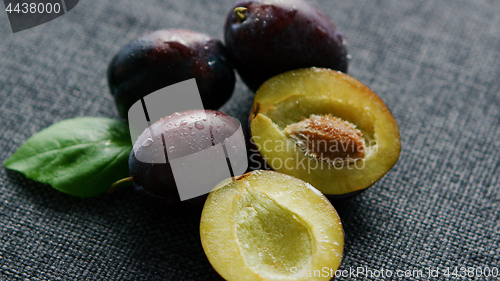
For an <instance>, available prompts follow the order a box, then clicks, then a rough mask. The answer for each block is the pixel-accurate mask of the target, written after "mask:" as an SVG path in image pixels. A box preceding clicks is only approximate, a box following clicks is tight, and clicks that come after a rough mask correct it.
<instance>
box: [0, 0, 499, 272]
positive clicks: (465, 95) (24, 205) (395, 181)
mask: <svg viewBox="0 0 500 281" xmlns="http://www.w3.org/2000/svg"><path fill="white" fill-rule="evenodd" d="M232 3H233V2H232V1H206V0H205V1H195V0H183V1H159V0H155V1H132V0H115V1H105V0H95V1H80V3H79V4H78V6H76V7H75V8H74V9H73V10H72V11H71V12H69V13H68V14H67V15H65V16H63V17H60V18H58V19H56V20H53V21H51V22H49V23H47V24H44V25H42V26H38V27H35V28H33V29H30V30H26V31H23V32H20V33H16V34H13V33H12V32H11V30H10V25H9V22H8V19H7V16H6V14H5V13H4V12H0V35H1V38H2V40H0V66H1V69H0V100H1V103H0V121H1V122H0V124H1V125H0V127H1V128H2V134H0V147H1V148H0V162H1V163H3V162H4V161H5V160H6V159H7V158H8V157H9V156H10V155H12V153H13V152H14V151H15V150H16V149H17V148H18V147H20V146H21V145H22V143H23V142H24V141H25V140H26V139H27V138H28V137H30V136H31V135H33V134H34V133H36V132H37V131H39V130H41V129H43V128H45V127H47V126H48V125H50V124H52V123H54V122H56V121H60V120H63V119H66V118H70V117H77V116H105V117H114V118H117V116H118V114H117V112H116V109H115V105H114V102H113V100H112V98H111V95H110V94H109V90H108V89H107V84H106V79H105V72H106V67H107V64H108V62H109V61H110V59H111V57H112V56H113V54H115V53H116V52H117V51H118V49H119V48H120V47H121V46H122V45H123V44H125V43H126V42H128V41H130V40H131V39H133V38H134V37H136V36H138V35H140V34H142V33H144V32H146V31H151V30H155V29H160V28H169V27H182V28H188V29H194V30H198V31H202V32H206V33H208V34H210V35H212V36H215V37H218V38H222V26H223V22H224V18H225V14H226V13H227V11H228V9H229V8H230V6H231V5H232ZM314 3H315V4H316V5H317V6H319V7H320V8H321V9H322V10H323V11H324V12H325V13H326V14H327V15H328V16H330V18H331V19H332V20H333V21H334V22H335V23H336V25H337V26H338V28H339V30H340V31H341V32H342V33H344V35H345V36H346V38H347V41H348V47H349V52H350V54H351V55H352V60H351V62H350V66H349V73H350V74H351V75H353V76H354V77H356V78H357V79H359V80H361V81H362V82H363V83H365V84H366V85H368V86H369V87H371V88H372V89H373V90H374V91H375V92H376V93H378V94H379V95H380V97H381V98H382V99H383V100H384V101H385V102H386V104H387V105H388V107H389V108H390V109H391V111H392V113H393V114H394V116H395V118H396V120H397V121H398V124H399V126H400V130H401V139H402V154H401V158H400V161H399V162H398V164H397V165H396V166H395V167H394V168H393V169H392V170H391V171H390V172H389V173H388V174H387V175H386V176H385V177H384V178H383V179H382V180H380V181H379V182H377V183H376V184H375V185H374V186H373V187H371V188H370V189H368V190H367V191H366V192H364V193H362V194H361V195H359V196H357V197H354V198H352V199H350V200H347V201H344V202H341V203H337V204H336V208H337V210H338V212H339V214H340V216H341V218H342V221H343V224H344V228H345V234H346V237H345V238H346V244H345V255H344V260H343V263H342V269H347V270H348V269H353V268H356V267H366V268H368V269H371V270H382V269H384V270H394V271H395V270H422V271H424V274H425V273H426V271H425V269H426V268H432V269H436V268H439V269H440V270H444V269H446V268H447V267H449V268H450V269H451V270H453V269H454V268H455V267H461V266H466V267H480V266H482V267H484V266H489V267H494V266H496V267H500V218H499V215H500V213H499V212H500V211H499V210H500V192H499V189H500V182H499V178H500V168H499V167H500V87H499V86H500V83H499V78H500V52H499V50H500V36H499V34H500V2H499V1H493V0H475V1H470V0H440V1H437V0H426V1H424V0H413V1H401V0H377V1H367V0H351V1H340V0H335V1H316V2H314ZM251 100H252V94H251V93H250V92H249V90H247V88H246V87H245V85H244V84H243V83H242V82H241V81H240V80H239V81H238V82H237V86H236V90H235V93H234V96H233V98H232V99H231V100H230V101H229V103H228V104H226V105H225V106H224V107H223V108H222V111H225V112H227V113H229V114H231V115H234V116H236V117H238V118H240V119H241V121H242V122H246V120H245V119H246V117H247V116H248V112H249V110H250V108H249V107H250V104H251ZM198 222H199V217H198V216H197V215H196V212H194V214H183V215H180V214H178V213H175V212H174V211H172V210H170V211H163V212H162V211H158V210H155V209H153V208H151V207H150V206H149V205H148V204H147V203H145V202H144V201H142V200H139V199H138V198H137V197H136V196H135V194H133V192H131V191H123V192H121V193H116V194H112V195H108V194H106V195H103V196H99V197H97V198H91V199H85V200H82V199H78V198H74V197H71V196H68V195H65V194H62V193H59V192H57V191H55V190H53V189H52V188H50V187H48V186H46V185H41V184H37V183H35V182H33V181H31V180H26V179H25V178H24V177H23V176H22V175H20V174H18V173H14V172H8V171H6V170H5V169H4V168H3V167H2V168H1V169H0V280H216V279H217V278H218V277H217V274H216V273H215V272H214V271H213V269H211V267H210V265H209V263H208V261H207V259H206V257H205V255H204V253H203V250H202V248H201V245H200V242H199V234H198ZM431 279H432V280H452V279H453V278H451V277H450V278H447V277H445V276H444V275H443V274H440V276H439V277H438V278H429V277H428V276H423V277H415V276H414V277H407V278H403V277H401V278H399V277H395V276H393V277H392V278H383V277H376V276H371V277H370V276H368V277H361V276H359V277H357V278H356V277H354V276H351V277H345V278H339V280H431ZM471 279H474V278H471ZM476 279H477V280H496V278H489V279H488V278H484V277H481V278H476ZM456 280H470V279H468V278H456Z"/></svg>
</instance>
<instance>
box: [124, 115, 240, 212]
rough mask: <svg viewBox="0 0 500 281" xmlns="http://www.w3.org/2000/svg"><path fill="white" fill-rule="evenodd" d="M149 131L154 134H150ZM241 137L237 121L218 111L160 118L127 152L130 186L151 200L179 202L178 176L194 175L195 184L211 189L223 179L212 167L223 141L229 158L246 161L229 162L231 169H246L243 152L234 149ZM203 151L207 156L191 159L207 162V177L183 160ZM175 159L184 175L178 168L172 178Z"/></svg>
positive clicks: (205, 167) (236, 170)
mask: <svg viewBox="0 0 500 281" xmlns="http://www.w3.org/2000/svg"><path fill="white" fill-rule="evenodd" d="M151 132H153V133H154V135H155V136H153V137H151ZM240 135H241V137H240V138H238V137H239V136H240ZM242 140H243V141H244V138H243V133H242V129H241V126H240V123H239V121H237V119H235V118H233V117H231V116H229V115H227V114H225V113H221V112H218V111H213V110H188V111H183V112H180V113H174V114H172V115H170V116H167V117H165V118H162V119H160V120H158V121H156V122H155V123H154V124H153V125H151V127H149V128H147V129H146V130H144V132H143V133H142V134H141V135H140V136H139V137H138V139H137V141H136V142H135V144H134V149H133V150H132V151H131V153H130V157H129V171H130V176H131V180H132V183H133V187H134V189H135V190H136V191H137V192H139V193H140V194H142V195H145V196H146V197H148V199H153V201H154V202H158V203H180V196H179V193H178V188H177V185H176V178H177V179H179V176H185V177H190V178H193V179H194V181H193V182H195V184H208V185H209V187H210V188H213V187H215V185H216V184H217V183H219V182H220V181H221V180H223V179H225V178H218V177H219V176H220V174H218V171H217V169H214V168H213V166H214V165H217V163H219V162H215V161H213V160H212V159H217V157H220V156H222V157H224V153H222V155H218V153H221V151H220V150H214V149H213V147H214V146H217V145H219V144H221V143H224V145H225V146H227V151H228V153H229V154H230V155H232V156H231V157H233V156H234V157H236V158H239V159H244V160H245V161H243V162H244V164H245V165H242V161H235V162H233V161H232V162H231V163H232V165H233V166H232V168H233V171H235V172H238V171H240V172H241V171H242V169H243V171H244V170H245V169H246V151H245V150H244V149H240V150H238V149H237V148H236V147H241V141H242ZM202 151H203V153H204V154H203V155H205V157H208V158H206V159H205V160H203V159H200V157H199V155H200V154H197V155H198V156H196V157H194V161H195V162H200V161H205V162H204V163H207V165H206V166H203V169H204V170H208V171H209V173H208V176H207V173H205V174H203V173H202V172H200V171H199V170H196V169H193V165H192V163H193V162H189V161H184V160H183V159H185V158H183V157H186V156H190V155H191V156H192V155H193V154H195V153H198V152H202ZM165 154H167V155H168V159H166V158H165ZM236 158H232V159H236ZM179 159H180V160H181V161H179ZM207 159H208V160H207ZM218 159H220V158H218ZM223 159H225V158H223ZM176 160H177V162H176V163H177V164H176V165H177V167H179V164H178V163H179V162H180V163H181V166H182V172H184V174H182V173H181V174H178V172H179V170H176V171H177V174H176V178H174V172H173V164H172V163H173V162H172V161H176ZM207 161H208V162H207ZM219 164H220V163H219ZM224 164H226V163H225V160H224ZM194 166H196V165H194ZM198 168H199V167H198ZM226 168H227V167H226ZM193 188H196V187H194V186H193ZM193 199H194V198H193ZM190 200H191V199H190ZM188 201H189V200H188ZM192 201H193V200H191V202H192ZM194 201H196V200H194Z"/></svg>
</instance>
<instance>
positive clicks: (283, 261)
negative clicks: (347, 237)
mask: <svg viewBox="0 0 500 281" xmlns="http://www.w3.org/2000/svg"><path fill="white" fill-rule="evenodd" d="M200 238H201V244H202V246H203V250H204V251H205V254H206V255H207V258H208V260H209V261H210V263H211V264H212V266H213V267H214V269H215V270H216V271H217V272H218V273H219V274H220V275H221V276H222V277H223V278H224V279H225V280H228V281H244V280H248V281H249V280H269V281H271V280H290V281H291V280H295V281H301V280H304V281H306V280H330V279H332V277H333V275H334V273H335V271H336V270H337V269H338V268H339V266H340V263H341V261H342V255H343V248H344V231H343V228H342V223H341V221H340V218H339V216H338V214H337V212H336V211H335V209H334V208H333V206H332V205H331V203H330V202H329V201H328V199H327V198H326V197H325V196H323V194H321V192H319V191H318V190H317V189H316V188H314V187H313V186H311V185H310V184H308V183H306V182H304V181H302V180H299V179H297V178H295V177H292V176H288V175H285V174H282V173H278V172H275V171H253V172H250V173H247V174H245V175H242V176H240V177H236V178H233V179H227V180H225V181H223V182H221V183H219V184H218V185H217V186H216V187H215V188H214V190H212V192H210V194H209V195H208V198H207V200H206V202H205V206H204V207H203V211H202V215H201V222H200ZM318 271H320V272H321V276H318V274H317V273H318ZM313 274H314V276H313Z"/></svg>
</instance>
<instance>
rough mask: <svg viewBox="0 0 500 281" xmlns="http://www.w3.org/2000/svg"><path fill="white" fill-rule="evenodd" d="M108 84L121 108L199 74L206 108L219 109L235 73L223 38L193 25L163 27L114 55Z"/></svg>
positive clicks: (122, 113) (124, 111) (122, 110)
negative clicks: (207, 33) (211, 35)
mask: <svg viewBox="0 0 500 281" xmlns="http://www.w3.org/2000/svg"><path fill="white" fill-rule="evenodd" d="M107 78H108V84H109V88H110V90H111V93H112V94H113V96H114V99H115V102H116V105H117V107H118V112H119V114H120V116H121V117H123V118H127V114H128V109H129V108H130V107H131V106H132V105H133V104H134V103H135V102H136V101H138V100H139V99H140V98H141V97H144V96H146V95H148V94H150V93H152V92H154V91H156V90H159V89H162V88H164V87H166V86H169V85H172V84H175V83H178V82H182V81H184V80H188V79H191V78H195V79H196V83H197V85H198V88H199V90H200V95H201V99H202V101H203V105H204V107H205V108H206V109H218V108H219V107H220V106H222V105H223V104H224V103H225V102H226V101H227V100H228V99H229V98H230V97H231V95H232V93H233V89H234V83H235V75H234V70H233V66H232V64H231V62H230V61H229V60H228V58H227V51H226V49H225V47H224V46H223V44H222V42H221V41H219V40H217V39H213V38H211V37H210V36H208V35H206V34H203V33H198V32H194V31H190V30H183V29H166V30H158V31H154V32H151V33H148V34H145V35H142V36H140V37H139V38H137V39H135V40H133V41H131V42H130V43H128V44H127V45H126V46H124V47H123V48H122V49H121V50H120V51H119V52H118V53H117V54H116V55H115V56H114V57H113V59H112V61H111V62H110V64H109V67H108V72H107Z"/></svg>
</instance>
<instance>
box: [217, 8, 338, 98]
mask: <svg viewBox="0 0 500 281" xmlns="http://www.w3.org/2000/svg"><path fill="white" fill-rule="evenodd" d="M289 2H290V3H288V4H284V3H283V2H282V1H279V0H266V1H243V2H238V3H237V4H235V5H234V7H233V8H232V9H231V10H230V11H229V13H228V15H227V18H226V23H225V26H224V38H225V43H226V47H227V49H228V52H229V55H230V58H231V60H232V61H233V63H234V66H235V68H236V69H237V71H238V73H239V74H240V76H241V78H242V80H243V81H244V82H245V83H246V84H247V85H248V87H249V88H250V89H251V90H253V91H254V92H255V91H256V90H257V89H258V88H259V86H260V85H262V83H264V82H265V81H266V80H267V79H269V78H271V77H273V76H275V75H277V74H280V73H283V72H286V71H288V70H293V69H298V68H306V67H312V66H316V67H324V68H331V69H334V70H339V71H342V72H346V73H347V65H348V59H347V48H346V45H345V39H344V36H343V35H342V34H340V33H339V32H337V30H336V27H335V25H334V24H333V23H332V22H331V21H330V20H329V18H328V17H327V16H326V15H324V14H323V13H322V12H321V11H319V10H318V9H316V8H315V7H313V6H311V5H310V4H308V3H306V2H304V1H302V0H292V1H289ZM291 5H293V7H292V6H291ZM236 7H245V8H247V9H248V10H247V12H246V17H247V18H246V19H245V20H244V21H242V22H240V21H239V20H238V18H237V16H236V15H235V13H234V12H233V10H234V8H236Z"/></svg>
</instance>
